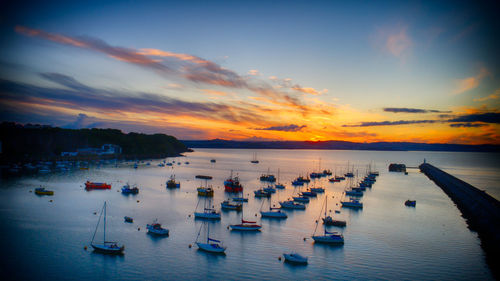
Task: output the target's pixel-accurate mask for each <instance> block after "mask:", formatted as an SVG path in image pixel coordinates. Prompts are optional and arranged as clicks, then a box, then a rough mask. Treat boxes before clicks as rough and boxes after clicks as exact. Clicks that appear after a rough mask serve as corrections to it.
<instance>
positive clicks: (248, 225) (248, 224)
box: [229, 213, 262, 231]
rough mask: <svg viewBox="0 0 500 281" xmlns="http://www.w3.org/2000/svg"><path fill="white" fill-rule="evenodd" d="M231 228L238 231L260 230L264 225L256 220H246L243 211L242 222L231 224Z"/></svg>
mask: <svg viewBox="0 0 500 281" xmlns="http://www.w3.org/2000/svg"><path fill="white" fill-rule="evenodd" d="M229 227H230V228H231V230H238V231H259V230H260V229H261V228H262V225H259V224H257V223H256V222H254V221H246V220H244V219H243V213H242V214H241V223H240V224H231V225H229Z"/></svg>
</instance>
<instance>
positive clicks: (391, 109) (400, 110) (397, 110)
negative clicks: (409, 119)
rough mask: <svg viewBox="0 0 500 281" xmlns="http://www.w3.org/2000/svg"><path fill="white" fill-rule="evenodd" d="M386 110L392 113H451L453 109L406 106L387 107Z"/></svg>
mask: <svg viewBox="0 0 500 281" xmlns="http://www.w3.org/2000/svg"><path fill="white" fill-rule="evenodd" d="M384 111H385V112H392V113H451V111H441V110H434V109H419V108H406V107H385V108H384Z"/></svg>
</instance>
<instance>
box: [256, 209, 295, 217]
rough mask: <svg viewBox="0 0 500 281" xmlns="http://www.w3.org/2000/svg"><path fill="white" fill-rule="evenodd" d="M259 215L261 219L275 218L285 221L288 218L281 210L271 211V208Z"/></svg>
mask: <svg viewBox="0 0 500 281" xmlns="http://www.w3.org/2000/svg"><path fill="white" fill-rule="evenodd" d="M278 209H279V208H278ZM260 215H261V216H262V217H263V218H276V219H286V218H288V215H287V214H286V213H285V212H282V211H281V210H277V211H273V208H271V209H270V210H269V211H267V212H263V211H261V212H260Z"/></svg>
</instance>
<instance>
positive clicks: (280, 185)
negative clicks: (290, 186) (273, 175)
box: [274, 169, 285, 189]
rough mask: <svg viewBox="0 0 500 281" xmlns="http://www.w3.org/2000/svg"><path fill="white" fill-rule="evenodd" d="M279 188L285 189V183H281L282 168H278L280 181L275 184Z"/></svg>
mask: <svg viewBox="0 0 500 281" xmlns="http://www.w3.org/2000/svg"><path fill="white" fill-rule="evenodd" d="M274 187H276V188H277V189H285V185H284V184H282V183H280V169H278V182H277V183H276V184H275V185H274Z"/></svg>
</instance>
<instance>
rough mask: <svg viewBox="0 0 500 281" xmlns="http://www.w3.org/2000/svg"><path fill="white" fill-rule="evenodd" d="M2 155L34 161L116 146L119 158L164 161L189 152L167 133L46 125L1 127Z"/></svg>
mask: <svg viewBox="0 0 500 281" xmlns="http://www.w3.org/2000/svg"><path fill="white" fill-rule="evenodd" d="M0 140H1V141H2V153H1V154H0V159H1V160H2V162H6V161H25V160H26V161H32V160H41V159H52V158H57V157H59V156H60V155H61V152H63V151H76V150H77V149H79V148H87V147H101V146H102V145H103V144H115V145H119V146H120V147H121V148H122V154H121V155H119V157H126V158H161V157H167V156H176V155H179V154H180V153H182V152H187V151H189V149H188V148H187V146H186V145H185V144H183V143H182V142H180V141H179V140H177V139H176V138H175V137H173V136H169V135H165V134H154V135H146V134H139V133H128V134H125V133H123V132H122V131H120V130H116V129H79V130H74V129H62V128H57V127H50V126H42V125H31V124H27V125H20V124H16V123H11V122H4V123H1V124H0Z"/></svg>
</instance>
